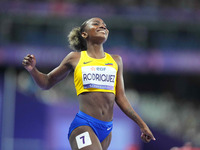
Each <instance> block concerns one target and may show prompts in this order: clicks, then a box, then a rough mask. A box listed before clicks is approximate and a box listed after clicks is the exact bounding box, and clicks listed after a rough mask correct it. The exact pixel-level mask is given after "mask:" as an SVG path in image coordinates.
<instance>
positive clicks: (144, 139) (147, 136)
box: [141, 133, 156, 143]
mask: <svg viewBox="0 0 200 150" xmlns="http://www.w3.org/2000/svg"><path fill="white" fill-rule="evenodd" d="M141 139H142V140H143V141H144V142H145V143H149V142H150V141H151V140H154V141H155V140H156V139H155V137H154V136H153V135H147V134H144V133H142V134H141Z"/></svg>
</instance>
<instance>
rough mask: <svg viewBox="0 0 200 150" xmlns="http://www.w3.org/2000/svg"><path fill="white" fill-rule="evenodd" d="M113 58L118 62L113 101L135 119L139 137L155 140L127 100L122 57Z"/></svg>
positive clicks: (114, 56)
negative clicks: (139, 131)
mask: <svg viewBox="0 0 200 150" xmlns="http://www.w3.org/2000/svg"><path fill="white" fill-rule="evenodd" d="M113 58H114V60H115V61H116V62H117V64H118V72H117V81H116V98H115V101H116V103H117V105H118V106H119V107H120V109H121V110H122V111H123V112H124V113H125V114H126V115H127V116H128V117H129V118H131V119H132V120H133V121H135V122H136V123H137V124H138V126H139V127H140V130H141V132H142V133H141V138H142V140H143V141H144V142H150V141H151V140H155V138H154V136H153V134H152V133H151V131H150V129H149V127H148V126H147V125H146V123H145V122H144V121H143V120H142V118H141V117H140V116H139V115H138V114H137V113H136V112H135V110H134V109H133V107H132V106H131V104H130V102H129V101H128V99H127V97H126V94H125V89H124V80H123V62H122V58H121V57H120V56H118V55H113Z"/></svg>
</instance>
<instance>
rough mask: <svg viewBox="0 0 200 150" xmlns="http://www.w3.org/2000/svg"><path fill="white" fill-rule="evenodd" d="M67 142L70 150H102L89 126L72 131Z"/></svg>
mask: <svg viewBox="0 0 200 150" xmlns="http://www.w3.org/2000/svg"><path fill="white" fill-rule="evenodd" d="M69 142H70V145H71V148H72V150H103V149H102V147H101V143H100V142H99V139H98V138H97V136H96V134H95V133H94V131H93V130H92V129H91V128H90V127H89V126H80V127H78V128H76V129H74V130H73V131H72V133H71V135H70V137H69Z"/></svg>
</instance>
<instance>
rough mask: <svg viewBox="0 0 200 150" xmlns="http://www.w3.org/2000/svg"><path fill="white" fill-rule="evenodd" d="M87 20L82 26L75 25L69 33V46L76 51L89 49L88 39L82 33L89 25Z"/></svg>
mask: <svg viewBox="0 0 200 150" xmlns="http://www.w3.org/2000/svg"><path fill="white" fill-rule="evenodd" d="M87 21H88V20H86V21H85V22H84V23H83V24H82V25H81V27H75V28H73V29H72V31H71V32H70V33H69V35H68V41H69V46H70V48H71V49H73V50H75V51H83V50H87V43H86V40H85V39H84V38H83V37H82V35H81V33H82V32H84V30H85V27H86V25H87Z"/></svg>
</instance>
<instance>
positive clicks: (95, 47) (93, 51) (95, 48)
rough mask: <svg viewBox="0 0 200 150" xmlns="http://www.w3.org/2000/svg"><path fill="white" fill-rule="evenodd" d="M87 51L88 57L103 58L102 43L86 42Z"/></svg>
mask: <svg viewBox="0 0 200 150" xmlns="http://www.w3.org/2000/svg"><path fill="white" fill-rule="evenodd" d="M87 53H88V55H89V56H90V57H92V58H97V59H100V58H104V57H105V54H104V49H103V45H102V44H100V45H99V44H92V45H91V44H88V45H87Z"/></svg>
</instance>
